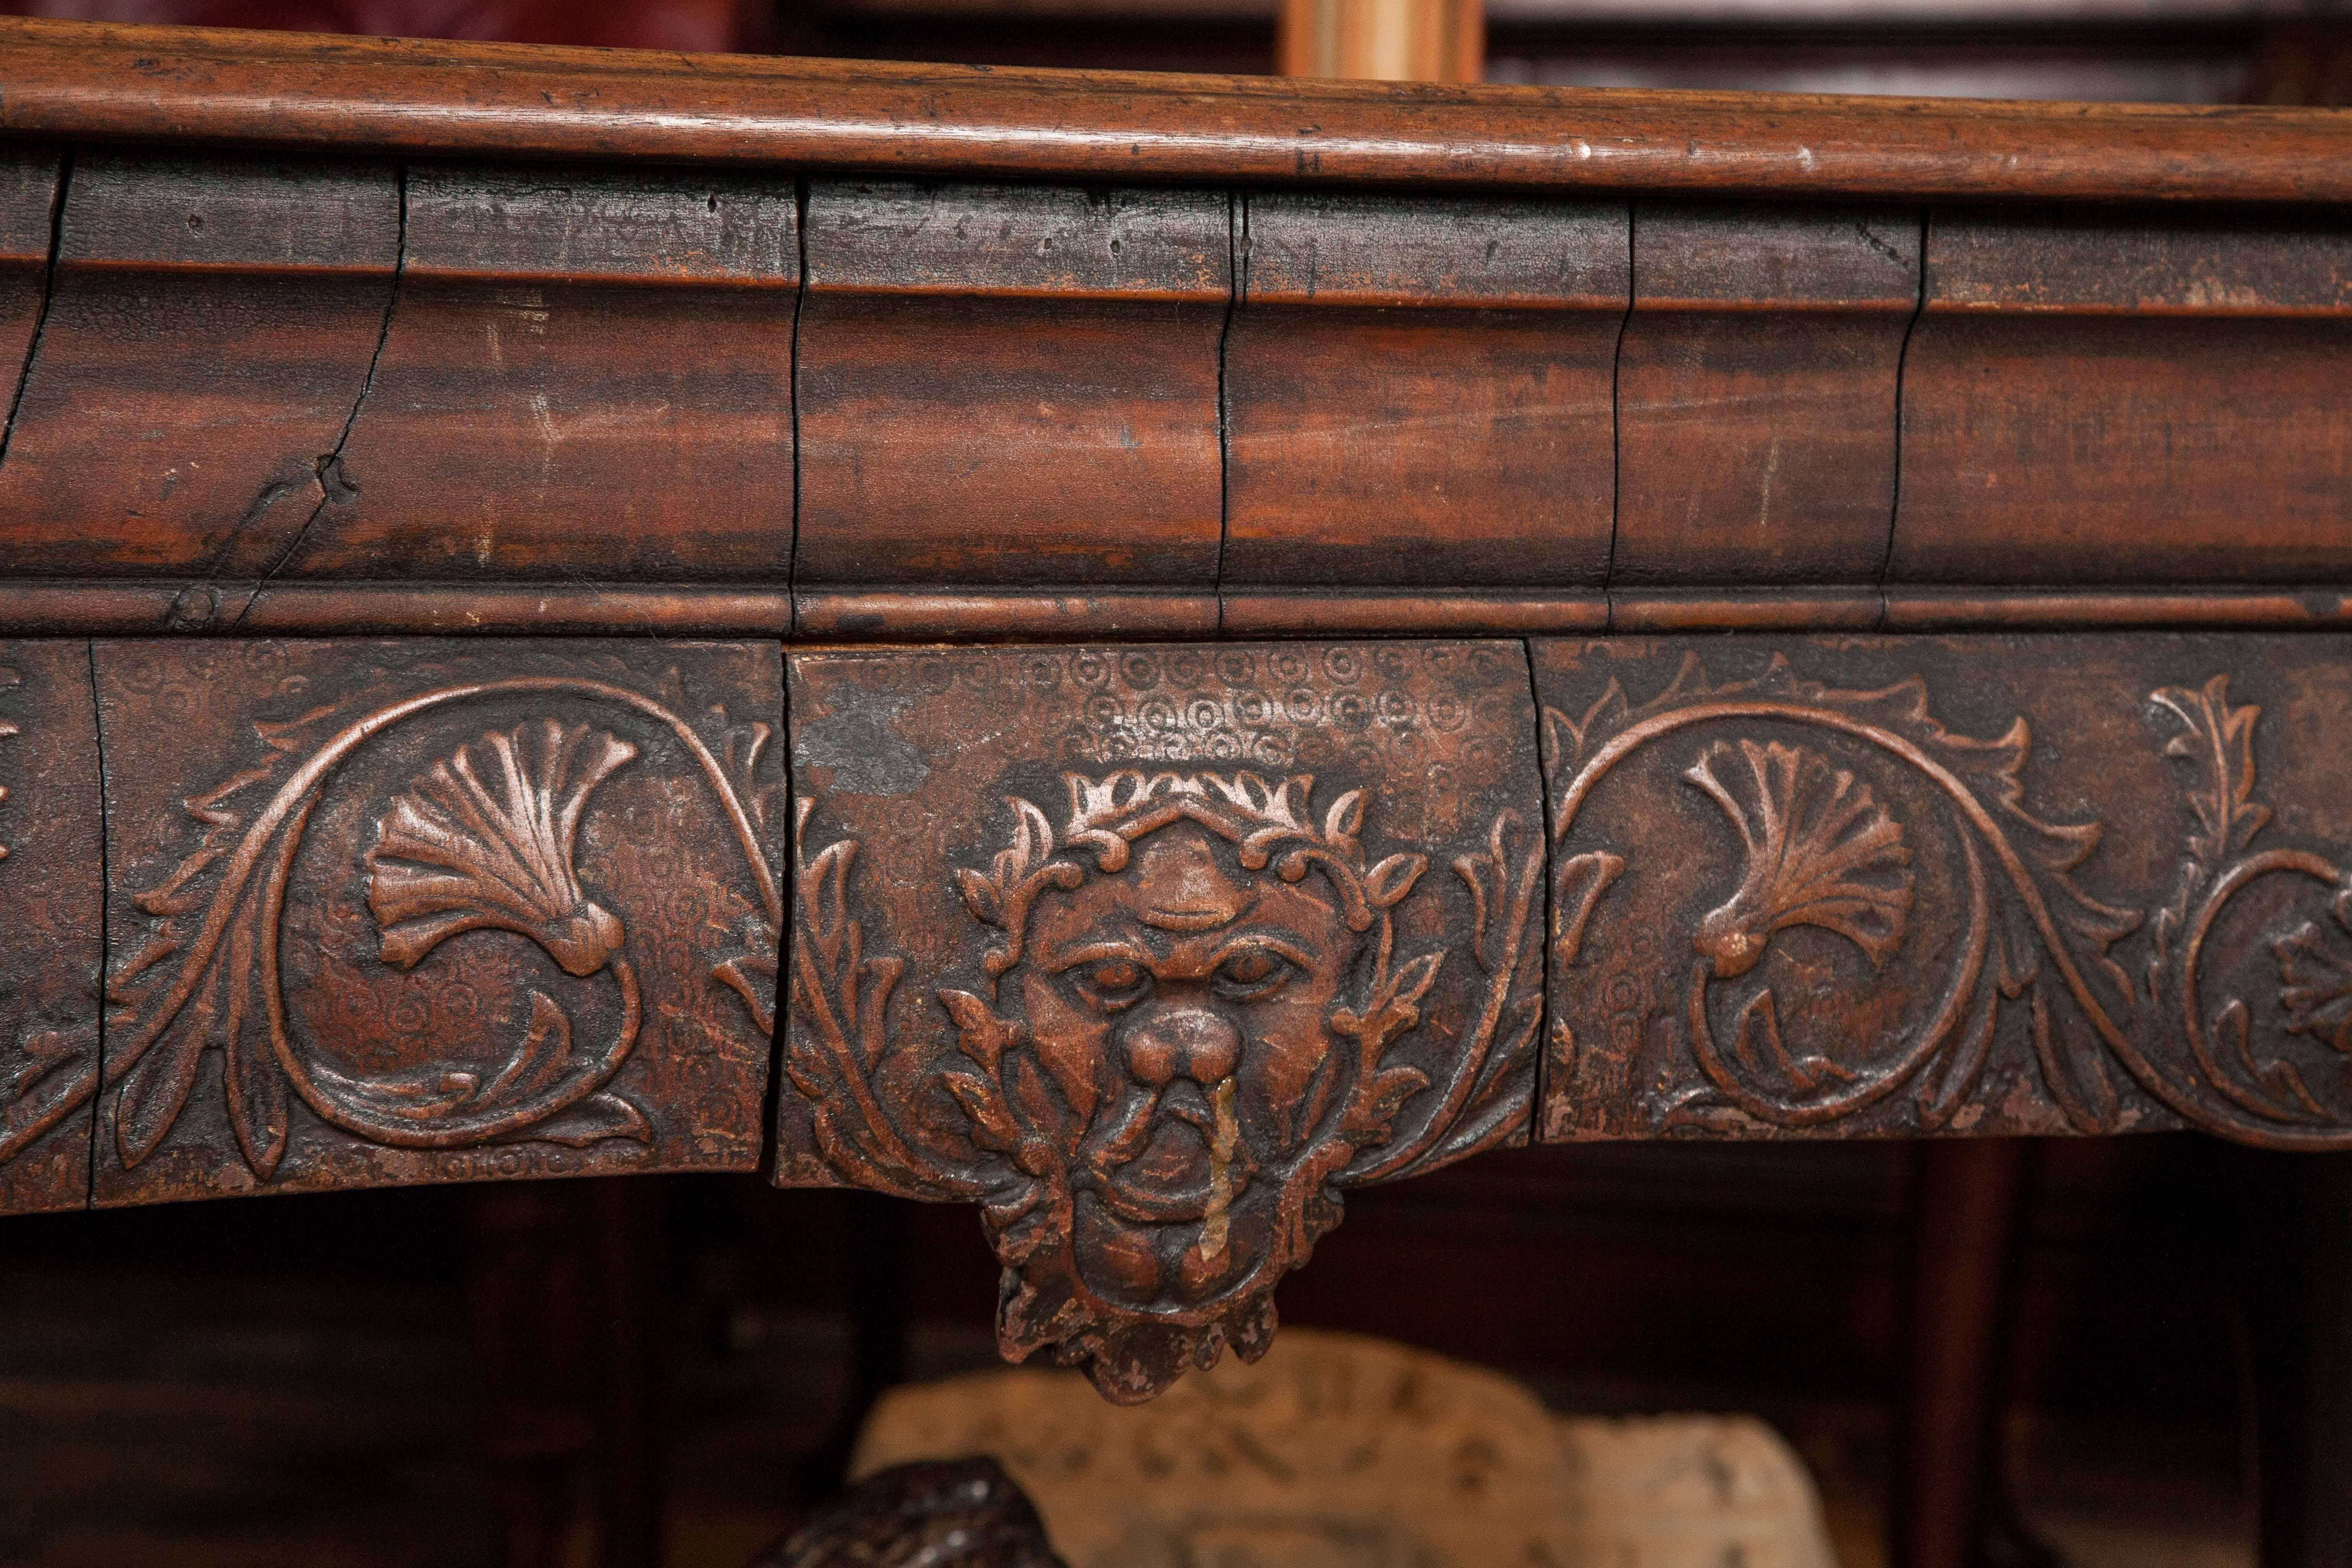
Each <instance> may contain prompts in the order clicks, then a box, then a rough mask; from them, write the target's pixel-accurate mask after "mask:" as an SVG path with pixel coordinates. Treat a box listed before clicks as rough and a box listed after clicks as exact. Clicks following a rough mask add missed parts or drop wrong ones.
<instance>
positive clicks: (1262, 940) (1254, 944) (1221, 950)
mask: <svg viewBox="0 0 2352 1568" xmlns="http://www.w3.org/2000/svg"><path fill="white" fill-rule="evenodd" d="M1253 949H1263V950H1264V951H1265V952H1272V953H1278V954H1280V955H1281V956H1282V957H1284V958H1286V959H1288V960H1289V961H1290V962H1291V963H1295V964H1297V965H1298V967H1299V968H1301V969H1311V968H1313V967H1314V966H1315V962H1316V958H1317V955H1316V954H1315V953H1313V952H1308V951H1307V949H1306V948H1304V947H1302V946H1300V945H1299V944H1298V943H1297V942H1292V941H1290V940H1289V939H1288V938H1286V937H1281V936H1276V935H1275V934H1274V933H1273V932H1271V931H1236V932H1234V935H1233V936H1231V937H1230V938H1228V939H1227V940H1226V941H1225V942H1222V943H1221V944H1219V946H1218V948H1217V951H1216V952H1215V954H1214V955H1213V957H1212V958H1211V959H1210V960H1209V967H1210V968H1212V969H1214V968H1215V967H1216V966H1217V965H1218V964H1220V963H1223V962H1224V961H1225V960H1226V959H1228V958H1231V957H1232V956H1233V955H1234V953H1236V952H1250V951H1252V950H1253Z"/></svg>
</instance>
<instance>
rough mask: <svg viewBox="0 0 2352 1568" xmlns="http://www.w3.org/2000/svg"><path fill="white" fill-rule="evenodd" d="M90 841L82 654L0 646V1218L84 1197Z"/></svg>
mask: <svg viewBox="0 0 2352 1568" xmlns="http://www.w3.org/2000/svg"><path fill="white" fill-rule="evenodd" d="M100 835H101V828H100V811H99V793H98V723H97V720H96V718H95V717H94V715H93V713H92V711H91V708H90V700H89V645H88V644H87V643H81V642H11V643H0V931H5V933H6V941H5V943H0V1214H16V1213H26V1212H29V1211H32V1210H36V1209H55V1208H79V1207H80V1206H81V1205H82V1204H83V1203H84V1202H86V1201H87V1199H88V1196H89V1130H90V1120H89V1119H90V1109H89V1107H90V1102H91V1100H92V1099H93V1098H94V1097H95V1095H96V1093H97V1091H98V1070H99V1066H98V1028H99V1024H98V1011H99V1006H98V989H99V965H100V942H101V940H102V935H101V933H102V927H101V925H100V921H101V917H102V913H103V910H102V901H103V900H104V897H105V883H104V872H103V869H102V868H103V866H104V864H105V861H104V859H103V857H102V853H101V852H102V850H103V847H104V846H103V845H102V844H101V842H100Z"/></svg>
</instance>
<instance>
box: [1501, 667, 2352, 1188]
mask: <svg viewBox="0 0 2352 1568" xmlns="http://www.w3.org/2000/svg"><path fill="white" fill-rule="evenodd" d="M1535 659H1536V678H1537V684H1538V691H1539V697H1540V700H1541V702H1542V704H1543V725H1544V756H1545V765H1546V769H1547V787H1548V791H1549V807H1550V813H1551V819H1550V830H1551V834H1552V863H1551V910H1552V931H1551V953H1550V966H1549V973H1550V985H1551V1003H1552V1005H1551V1019H1552V1022H1551V1025H1550V1029H1549V1042H1548V1068H1547V1079H1546V1086H1547V1087H1546V1104H1545V1108H1544V1130H1545V1134H1546V1135H1547V1136H1549V1137H1554V1138H1612V1137H1660V1136H1672V1135H1676V1134H1689V1135H1706V1136H1717V1137H1722V1136H1732V1137H1751V1136H1754V1137H1762V1136H1795V1135H1817V1136H1841V1135H1855V1134H1863V1135H1907V1134H1923V1133H1925V1134H1935V1133H1978V1134H1992V1133H2053V1132H2082V1133H2103V1132H2118V1131H2129V1130H2133V1129H2146V1128H2158V1127H2174V1126H2182V1125H2189V1126H2195V1127H2200V1128H2203V1129H2206V1130H2208V1131H2213V1132H2217V1133H2220V1134H2222V1135H2224V1136H2227V1137H2231V1138H2235V1139H2239V1140H2242V1141H2244V1142H2252V1143H2259V1144H2266V1145H2273V1146H2278V1147H2327V1146H2341V1145H2346V1144H2352V792H2347V790H2346V788H2345V787H2344V780H2345V775H2346V767H2347V762H2352V729H2347V714H2352V644H2347V642H2346V641H2344V640H2343V639H2340V638H2328V637H2264V638H2254V637H2185V636H2159V635H2140V636H2112V637H2110V636H2097V635H2073V636H2067V637H1958V638H1951V639H1933V638H1851V637H1844V638H1811V639H1807V638H1767V637H1753V638H1747V637H1743V638H1705V639H1696V638H1695V639H1661V640H1641V641H1636V640H1623V641H1609V642H1567V641H1559V642H1546V643H1538V644H1537V645H1536V647H1535Z"/></svg>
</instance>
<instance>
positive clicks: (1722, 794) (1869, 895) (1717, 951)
mask: <svg viewBox="0 0 2352 1568" xmlns="http://www.w3.org/2000/svg"><path fill="white" fill-rule="evenodd" d="M1683 777H1685V779H1688V780H1689V781H1690V782H1691V783H1692V784H1696V785H1697V786H1698V787H1699V788H1700V789H1701V790H1703V791H1705V792H1706V796H1707V798H1708V799H1710V800H1712V801H1714V802H1715V804H1716V805H1719V806H1721V807H1722V808H1723V812H1724V815H1725V816H1728V817H1729V818H1731V822H1732V826H1735V827H1737V828H1738V830H1739V837H1740V839H1741V841H1742V842H1743V843H1744V845H1745V846H1746V848H1747V866H1746V871H1745V874H1744V875H1743V876H1742V877H1741V879H1740V883H1739V889H1738V891H1737V892H1735V893H1733V894H1732V895H1731V897H1730V899H1729V900H1727V901H1726V902H1724V903H1723V904H1721V905H1720V906H1718V907H1717V908H1716V909H1713V910H1708V911H1707V913H1706V918H1705V919H1704V920H1702V921H1700V922H1699V929H1698V936H1697V939H1696V944H1695V945H1696V947H1697V948H1698V951H1699V952H1701V953H1703V954H1705V955H1706V958H1707V959H1709V960H1710V961H1711V962H1712V963H1714V965H1715V974H1716V978H1717V979H1718V980H1729V979H1733V978H1735V977H1736V976H1738V975H1741V974H1745V973H1748V971H1749V970H1751V969H1753V968H1755V967H1756V964H1757V962H1758V961H1759V960H1760V959H1761V958H1762V957H1763V956H1764V949H1765V946H1766V944H1767V943H1769V942H1770V941H1771V939H1772V933H1773V932H1774V931H1782V930H1785V929H1787V928H1788V927H1790V926H1796V925H1811V926H1819V927H1821V928H1822V930H1823V931H1835V932H1836V933H1837V934H1838V935H1840V936H1842V937H1844V938H1846V939H1847V940H1848V941H1849V942H1853V944H1854V945H1855V946H1856V947H1858V948H1860V949H1862V951H1863V952H1864V953H1865V954H1866V955H1868V957H1869V959H1870V962H1871V963H1872V964H1873V965H1874V966H1875V965H1877V964H1880V963H1885V961H1886V955H1887V954H1888V953H1889V952H1893V951H1894V950H1895V947H1897V946H1898V945H1900V943H1901V942H1902V941H1903V925H1904V921H1905V919H1906V916H1907V915H1908V914H1909V913H1910V910H1911V870H1910V862H1911V851H1910V849H1909V847H1906V845H1905V844H1904V842H1903V828H1902V826H1901V825H1900V824H1898V823H1897V822H1896V821H1895V818H1894V817H1893V816H1890V815H1888V813H1887V811H1886V808H1885V806H1883V805H1879V804H1878V802H1877V801H1876V800H1874V799H1873V798H1872V797H1871V793H1870V786H1869V785H1868V784H1858V783H1856V782H1855V780H1854V776H1853V774H1852V773H1848V772H1847V771H1845V770H1844V769H1843V768H1837V767H1832V765H1831V764H1830V763H1829V761H1828V759H1826V758H1824V757H1823V756H1822V754H1821V753H1820V752H1814V751H1811V750H1808V749H1806V748H1804V747H1801V746H1784V745H1782V744H1780V742H1777V741H1775V742H1769V744H1763V745H1759V744H1758V743H1757V742H1754V741H1741V742H1738V744H1736V745H1733V744H1729V743H1725V742H1717V744H1715V745H1712V746H1709V747H1708V748H1707V749H1706V751H1705V752H1702V753H1701V754H1700V756H1699V759H1698V761H1697V762H1696V763H1693V764H1691V766H1690V768H1689V769H1688V770H1687V771H1686V772H1685V773H1684V774H1683Z"/></svg>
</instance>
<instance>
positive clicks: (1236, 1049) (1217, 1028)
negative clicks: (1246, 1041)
mask: <svg viewBox="0 0 2352 1568" xmlns="http://www.w3.org/2000/svg"><path fill="white" fill-rule="evenodd" d="M1241 1055H1242V1037H1241V1035H1240V1033H1239V1032H1238V1031H1237V1030H1235V1029H1234V1026H1232V1025H1231V1024H1228V1023H1227V1022H1225V1020H1223V1018H1220V1017H1219V1016H1217V1015H1215V1014H1214V1013H1212V1012H1210V1011H1208V1010H1207V1009H1206V1008H1202V1007H1170V1008H1168V1009H1166V1010H1165V1011H1162V1012H1159V1013H1155V1014H1153V1015H1152V1016H1150V1017H1149V1018H1146V1019H1144V1020H1143V1021H1142V1022H1141V1023H1139V1024H1138V1025H1137V1026H1135V1028H1134V1029H1132V1030H1131V1031H1129V1034H1128V1037H1127V1070H1128V1071H1129V1073H1131V1074H1133V1075H1134V1077H1135V1080H1136V1081H1137V1082H1138V1083H1141V1084H1146V1085H1148V1086H1150V1088H1153V1089H1163V1088H1165V1087H1166V1086H1167V1085H1168V1084H1169V1083H1170V1082H1171V1081H1172V1080H1174V1079H1179V1078H1189V1079H1192V1081H1193V1082H1194V1083H1197V1084H1200V1085H1201V1086H1202V1087H1203V1088H1206V1087H1208V1086H1209V1085H1211V1084H1214V1083H1217V1082H1220V1081H1222V1080H1223V1079H1228V1078H1231V1077H1232V1076H1233V1071H1234V1067H1235V1065H1236V1064H1238V1063H1239V1062H1240V1060H1241Z"/></svg>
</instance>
